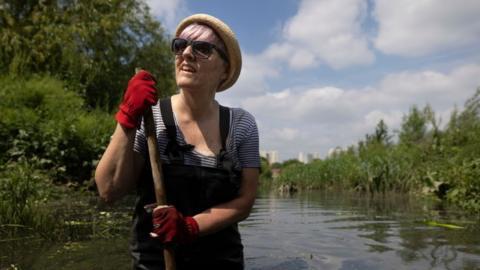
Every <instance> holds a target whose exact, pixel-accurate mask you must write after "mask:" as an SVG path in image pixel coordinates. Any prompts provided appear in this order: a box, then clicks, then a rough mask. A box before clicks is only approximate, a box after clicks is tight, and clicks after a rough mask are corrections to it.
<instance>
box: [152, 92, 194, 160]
mask: <svg viewBox="0 0 480 270" xmlns="http://www.w3.org/2000/svg"><path fill="white" fill-rule="evenodd" d="M160 111H161V112H162V120H163V124H164V125H165V128H166V129H167V137H168V143H167V147H166V149H165V155H167V156H168V159H169V160H170V162H171V163H172V164H183V161H184V156H183V154H184V152H186V151H191V150H192V149H193V148H195V146H194V145H191V144H185V145H179V144H178V142H177V127H176V126H175V119H174V118H173V110H172V101H171V99H170V98H166V99H162V100H160Z"/></svg>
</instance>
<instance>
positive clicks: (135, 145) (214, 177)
mask: <svg viewBox="0 0 480 270" xmlns="http://www.w3.org/2000/svg"><path fill="white" fill-rule="evenodd" d="M172 51H173V52H174V53H175V77H176V83H177V85H178V88H179V93H178V94H176V95H173V96H172V97H171V98H169V99H165V100H161V101H160V102H158V103H157V98H156V90H155V88H154V85H155V81H154V78H153V77H152V76H151V75H150V74H149V73H148V72H146V71H142V72H140V73H138V74H136V75H135V76H134V77H133V78H132V79H131V80H130V82H129V84H128V87H127V90H126V92H125V95H124V100H123V102H122V104H121V105H120V110H119V111H118V113H117V114H116V120H117V121H118V125H117V127H116V130H115V132H114V134H113V136H112V140H111V142H110V144H109V145H108V147H107V149H106V151H105V153H104V155H103V156H102V159H101V160H100V162H99V164H98V167H97V170H96V174H95V180H96V183H97V186H98V190H99V192H100V196H101V197H102V198H103V199H104V200H105V201H107V202H110V201H114V200H116V199H118V198H120V197H121V196H123V195H124V194H125V193H127V192H128V191H129V190H131V189H132V188H136V189H137V194H138V195H137V202H136V207H135V213H134V222H133V238H132V244H131V252H132V256H133V259H134V268H135V269H163V265H164V264H163V258H162V256H163V255H162V254H163V252H162V248H163V245H164V244H169V245H173V246H175V247H176V249H175V251H176V261H177V269H196V268H198V267H200V269H212V268H213V269H243V264H244V263H243V246H242V243H241V239H240V235H239V233H238V228H237V223H238V222H239V221H241V220H243V219H245V218H247V217H248V215H249V213H250V210H251V208H252V206H253V203H254V200H255V193H256V188H257V183H258V175H259V168H260V158H259V151H258V132H257V126H256V124H255V120H254V118H253V117H252V116H251V115H250V114H249V113H248V112H246V111H244V110H242V109H238V108H227V107H223V106H221V105H219V104H218V102H216V101H215V94H216V92H220V91H224V90H226V89H228V88H229V87H231V86H232V85H233V84H234V83H235V82H236V80H237V78H238V76H239V74H240V70H241V54H240V49H239V46H238V42H237V40H236V38H235V35H234V33H233V32H232V31H231V30H230V28H229V27H228V26H227V25H226V24H225V23H223V22H222V21H220V20H219V19H217V18H215V17H212V16H210V15H206V14H196V15H192V16H190V17H187V18H186V19H184V20H183V21H182V22H181V23H180V24H179V25H178V26H177V30H176V34H175V38H174V39H173V41H172ZM149 106H152V111H153V114H154V119H155V126H156V131H157V139H158V146H159V149H160V154H161V159H162V162H163V171H164V177H165V186H166V190H167V198H168V203H169V206H168V207H165V206H157V207H156V208H155V209H153V213H151V212H152V211H151V210H150V207H149V205H151V204H152V203H154V202H155V197H154V193H153V184H152V179H151V175H150V169H149V162H148V158H147V150H146V139H145V133H144V129H143V124H142V121H141V116H142V115H143V113H144V111H145V109H146V108H147V107H149ZM137 128H138V130H137ZM149 210H150V211H149Z"/></svg>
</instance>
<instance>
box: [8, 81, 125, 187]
mask: <svg viewBox="0 0 480 270" xmlns="http://www.w3.org/2000/svg"><path fill="white" fill-rule="evenodd" d="M0 85H2V86H3V87H2V88H1V89H0V115H2V117H1V118H0V142H1V144H0V160H1V161H2V163H11V162H27V163H28V164H30V165H32V166H34V167H35V168H39V169H43V170H44V171H45V172H47V174H48V175H49V176H50V177H51V179H52V180H55V181H61V182H67V181H70V182H72V181H73V182H82V181H84V180H88V179H90V177H91V176H92V170H93V169H94V166H95V164H96V161H97V160H98V159H99V157H100V155H101V154H102V153H103V151H104V150H105V147H106V145H107V143H108V140H109V136H110V134H111V133H112V131H113V128H114V125H115V121H114V119H113V117H112V116H111V115H110V114H107V113H105V112H101V111H98V110H94V111H87V110H85V108H84V107H83V100H82V98H80V97H79V96H77V94H75V93H73V92H71V91H68V90H66V89H65V86H64V84H63V83H62V82H60V81H58V80H55V79H52V78H50V77H40V76H34V77H32V78H31V79H27V80H24V79H21V78H13V77H2V78H0Z"/></svg>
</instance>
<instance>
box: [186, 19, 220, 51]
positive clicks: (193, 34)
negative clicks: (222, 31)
mask: <svg viewBox="0 0 480 270" xmlns="http://www.w3.org/2000/svg"><path fill="white" fill-rule="evenodd" d="M179 38H184V39H199V38H202V40H203V41H207V42H210V43H212V44H215V45H216V46H218V48H219V49H220V50H222V51H223V52H225V53H226V52H227V49H226V47H225V43H223V40H222V39H221V38H219V37H218V35H217V33H215V31H213V29H212V28H210V27H208V26H207V25H204V24H198V23H192V24H190V25H188V26H187V27H185V29H183V31H182V33H181V34H180V36H179Z"/></svg>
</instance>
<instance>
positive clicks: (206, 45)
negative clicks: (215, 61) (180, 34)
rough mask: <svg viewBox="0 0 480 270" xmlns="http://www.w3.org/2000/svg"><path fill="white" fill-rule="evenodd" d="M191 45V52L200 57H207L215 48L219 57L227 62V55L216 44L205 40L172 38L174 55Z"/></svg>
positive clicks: (179, 53)
mask: <svg viewBox="0 0 480 270" xmlns="http://www.w3.org/2000/svg"><path fill="white" fill-rule="evenodd" d="M190 45H191V46H192V52H193V54H194V55H195V56H196V57H198V58H202V59H207V58H209V57H210V55H212V53H213V49H215V50H216V51H217V52H218V54H219V55H220V57H221V58H222V59H223V60H225V61H226V62H228V58H227V55H226V54H225V52H224V51H222V50H221V49H219V48H218V47H217V46H215V45H214V44H212V43H210V42H206V41H200V40H187V39H184V38H174V39H173V40H172V52H173V53H174V54H175V55H181V54H182V53H183V51H184V50H185V49H186V48H187V47H188V46H190Z"/></svg>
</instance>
